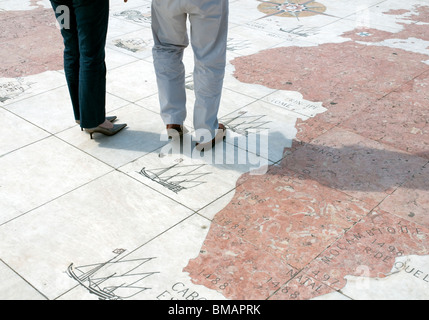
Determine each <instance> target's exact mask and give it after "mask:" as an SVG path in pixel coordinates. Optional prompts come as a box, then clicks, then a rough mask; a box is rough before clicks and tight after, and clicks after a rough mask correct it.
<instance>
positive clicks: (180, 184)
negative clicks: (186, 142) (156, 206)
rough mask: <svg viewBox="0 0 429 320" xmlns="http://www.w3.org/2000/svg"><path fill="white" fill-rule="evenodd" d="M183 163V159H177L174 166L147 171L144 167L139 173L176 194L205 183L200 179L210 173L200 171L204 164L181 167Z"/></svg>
mask: <svg viewBox="0 0 429 320" xmlns="http://www.w3.org/2000/svg"><path fill="white" fill-rule="evenodd" d="M183 161H184V160H183V159H178V160H177V163H176V164H174V165H172V166H170V167H165V168H156V169H147V168H146V167H144V168H143V169H141V171H140V172H139V173H140V174H141V175H142V176H144V177H146V178H148V179H150V180H152V181H154V182H156V183H158V184H160V185H161V186H163V187H165V188H167V189H169V190H170V191H172V192H174V193H176V194H178V193H179V192H180V191H183V190H187V189H191V188H195V187H198V186H200V185H202V184H204V183H206V181H202V180H201V179H202V178H203V177H204V176H206V175H209V174H211V173H210V172H201V170H200V169H202V168H203V167H205V166H206V164H199V165H182V162H183Z"/></svg>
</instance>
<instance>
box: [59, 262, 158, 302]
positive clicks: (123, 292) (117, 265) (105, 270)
mask: <svg viewBox="0 0 429 320" xmlns="http://www.w3.org/2000/svg"><path fill="white" fill-rule="evenodd" d="M118 257H119V255H118V256H116V257H115V258H113V259H111V260H109V261H107V262H104V263H98V264H91V265H85V266H80V267H75V266H74V265H73V263H72V264H71V265H70V266H69V267H68V269H67V274H68V275H69V276H70V277H71V278H73V279H74V280H76V281H77V282H78V283H79V284H80V285H81V286H82V287H84V288H86V289H87V290H88V291H89V292H90V293H91V294H94V295H96V296H98V298H99V300H125V299H130V298H132V297H134V296H135V295H138V294H139V293H141V292H143V291H146V290H149V289H151V288H148V287H146V286H144V285H143V282H144V280H145V279H147V278H148V277H151V276H153V275H154V274H157V273H159V272H142V271H141V270H139V269H140V267H141V266H143V265H144V264H146V263H148V262H150V261H152V260H154V259H155V258H144V259H131V260H118Z"/></svg>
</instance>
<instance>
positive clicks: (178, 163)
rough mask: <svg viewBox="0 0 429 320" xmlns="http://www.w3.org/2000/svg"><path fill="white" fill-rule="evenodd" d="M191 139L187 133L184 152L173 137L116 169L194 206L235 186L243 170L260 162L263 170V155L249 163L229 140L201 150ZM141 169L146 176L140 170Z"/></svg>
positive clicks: (211, 200)
mask: <svg viewBox="0 0 429 320" xmlns="http://www.w3.org/2000/svg"><path fill="white" fill-rule="evenodd" d="M193 140H194V137H193V136H192V135H190V134H187V135H185V136H184V141H183V144H182V145H183V146H184V147H183V150H182V151H183V152H181V150H180V143H179V142H178V141H173V142H171V143H169V144H166V145H165V146H164V147H162V148H161V149H159V150H156V151H155V152H152V153H150V154H148V155H146V156H143V157H141V158H139V159H137V160H136V161H133V162H132V163H129V164H128V165H125V166H123V167H121V168H119V170H120V171H122V172H124V173H126V174H128V175H129V176H131V177H133V178H135V179H137V180H138V181H141V182H142V183H143V184H146V185H148V186H150V187H151V188H153V189H155V190H158V191H159V192H161V193H163V194H165V195H166V196H168V197H170V198H172V199H174V200H176V201H177V202H179V203H182V204H183V205H186V206H187V207H189V208H191V209H193V210H199V209H201V208H203V207H205V206H206V205H208V204H210V203H211V202H213V201H214V200H216V199H218V198H219V197H222V196H223V195H224V194H226V193H228V192H229V191H231V190H232V189H234V188H235V186H236V181H237V179H238V178H239V177H240V176H241V175H242V174H243V173H245V172H248V171H250V170H253V169H254V170H256V169H257V168H259V166H260V165H263V167H262V169H261V170H266V163H267V161H265V159H262V160H263V161H261V162H260V163H257V162H256V160H255V161H253V163H250V162H249V161H248V159H247V154H246V152H245V151H244V152H241V153H238V149H237V148H236V147H234V146H233V145H231V144H227V143H223V144H222V143H220V144H218V145H217V146H216V148H214V149H212V150H210V151H209V152H204V153H202V154H200V153H199V152H197V151H196V149H195V148H194V146H195V141H193ZM252 160H253V158H252ZM142 169H145V172H147V173H148V174H149V177H147V176H145V175H144V174H142ZM207 190H210V192H207Z"/></svg>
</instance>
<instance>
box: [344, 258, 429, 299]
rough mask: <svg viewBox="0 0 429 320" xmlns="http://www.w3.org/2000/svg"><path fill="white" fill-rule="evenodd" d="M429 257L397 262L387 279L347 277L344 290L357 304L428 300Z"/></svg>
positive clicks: (399, 259)
mask: <svg viewBox="0 0 429 320" xmlns="http://www.w3.org/2000/svg"><path fill="white" fill-rule="evenodd" d="M428 266H429V256H404V257H400V258H397V259H396V261H395V264H394V266H393V268H392V271H391V273H390V274H389V275H387V276H386V277H385V278H367V277H354V276H348V277H346V279H347V285H346V286H345V287H344V288H343V289H341V292H343V293H344V294H345V295H347V296H349V297H351V298H353V299H355V300H423V301H427V300H429V290H428V288H429V267H428Z"/></svg>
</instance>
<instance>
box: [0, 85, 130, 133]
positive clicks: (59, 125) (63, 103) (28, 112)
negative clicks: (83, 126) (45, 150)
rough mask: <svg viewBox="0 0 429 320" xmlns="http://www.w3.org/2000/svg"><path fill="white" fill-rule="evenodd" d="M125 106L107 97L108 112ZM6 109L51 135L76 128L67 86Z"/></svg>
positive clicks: (119, 100) (119, 101)
mask: <svg viewBox="0 0 429 320" xmlns="http://www.w3.org/2000/svg"><path fill="white" fill-rule="evenodd" d="M125 104H127V101H125V100H122V99H120V98H118V97H116V96H113V95H110V94H107V95H106V111H107V112H109V111H112V110H115V109H117V108H119V107H121V106H124V105H125ZM5 108H6V109H8V110H10V111H12V112H13V113H15V114H17V115H19V116H21V117H22V118H24V119H26V120H28V121H29V122H31V123H34V124H35V125H37V126H38V127H40V128H42V129H44V130H46V131H48V132H50V133H57V132H60V131H63V130H65V129H68V128H70V127H72V126H76V122H75V120H74V115H73V107H72V103H71V100H70V95H69V91H68V88H67V86H62V87H60V88H56V89H53V90H50V91H47V92H45V93H42V94H39V95H36V96H33V97H30V98H28V99H25V100H21V101H17V102H15V103H13V104H9V105H7V106H5Z"/></svg>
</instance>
